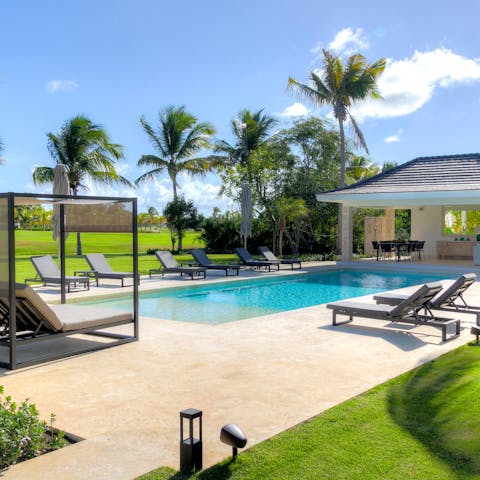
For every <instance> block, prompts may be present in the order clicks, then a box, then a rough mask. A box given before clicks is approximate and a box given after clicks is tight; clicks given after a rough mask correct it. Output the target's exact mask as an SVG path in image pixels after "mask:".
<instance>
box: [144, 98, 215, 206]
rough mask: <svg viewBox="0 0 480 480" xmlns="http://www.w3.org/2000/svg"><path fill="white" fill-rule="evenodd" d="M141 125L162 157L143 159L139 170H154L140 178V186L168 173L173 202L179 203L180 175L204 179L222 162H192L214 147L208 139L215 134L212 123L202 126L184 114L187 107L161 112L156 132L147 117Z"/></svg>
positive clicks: (212, 159) (152, 156)
mask: <svg viewBox="0 0 480 480" xmlns="http://www.w3.org/2000/svg"><path fill="white" fill-rule="evenodd" d="M140 123H141V125H142V127H143V130H144V131H145V133H146V134H147V135H148V137H149V139H150V141H151V143H152V145H153V148H154V149H155V150H156V151H157V152H158V154H159V156H157V155H142V157H141V158H140V160H139V161H138V163H137V164H138V166H140V167H153V168H152V170H150V171H148V172H146V173H144V174H143V175H141V176H140V177H138V178H137V180H136V181H135V183H136V184H137V185H138V184H141V183H143V182H145V181H147V180H152V179H154V178H155V177H157V176H158V175H160V174H162V173H163V172H164V171H167V173H168V175H169V177H170V180H171V181H172V186H173V199H174V200H176V199H177V188H178V182H177V177H178V174H179V173H181V172H187V173H189V174H190V175H205V173H206V172H208V171H210V170H212V169H213V168H214V167H216V166H217V165H218V160H219V159H218V158H216V157H212V156H209V157H195V158H192V157H193V156H194V155H196V154H197V153H198V152H199V151H200V150H202V149H208V148H210V147H211V145H210V142H209V138H210V136H211V135H214V134H215V132H216V130H215V128H214V127H213V125H212V124H211V123H208V122H200V123H199V122H198V121H197V118H196V117H195V116H194V115H192V114H190V113H188V112H186V111H185V107H183V106H182V107H174V106H172V105H170V106H168V107H166V108H164V109H163V110H161V111H160V113H159V124H158V127H157V130H155V129H154V128H153V127H152V126H151V125H150V124H149V123H148V122H147V121H146V120H145V117H142V118H141V119H140Z"/></svg>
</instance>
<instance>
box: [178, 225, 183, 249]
mask: <svg viewBox="0 0 480 480" xmlns="http://www.w3.org/2000/svg"><path fill="white" fill-rule="evenodd" d="M177 236H178V253H180V252H181V251H182V250H183V231H181V230H177Z"/></svg>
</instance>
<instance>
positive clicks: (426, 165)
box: [316, 153, 480, 264]
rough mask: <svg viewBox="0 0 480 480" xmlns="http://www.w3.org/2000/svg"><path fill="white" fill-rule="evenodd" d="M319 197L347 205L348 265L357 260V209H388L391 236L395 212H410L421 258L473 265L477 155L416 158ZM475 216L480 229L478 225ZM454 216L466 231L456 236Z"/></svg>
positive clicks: (479, 203)
mask: <svg viewBox="0 0 480 480" xmlns="http://www.w3.org/2000/svg"><path fill="white" fill-rule="evenodd" d="M316 197H317V200H318V201H319V202H329V203H339V204H341V205H342V219H341V225H342V231H341V242H342V249H341V250H342V260H344V261H351V260H352V237H353V235H352V209H353V208H379V209H385V212H386V219H387V224H388V225H387V227H386V228H385V230H387V231H388V232H389V233H388V236H391V235H393V232H394V220H395V216H394V211H395V209H410V211H411V238H412V239H415V240H422V241H425V246H424V251H423V253H422V258H426V259H429V260H436V259H450V260H470V261H473V260H474V252H475V250H474V246H475V240H476V234H478V233H480V154H478V153H473V154H465V155H448V156H437V157H420V158H416V159H414V160H411V161H410V162H407V163H404V164H402V165H399V166H398V167H396V168H394V169H392V170H389V171H387V172H384V173H380V174H378V175H375V176H374V177H371V178H368V179H366V180H362V181H360V182H357V183H355V184H354V185H350V186H348V187H345V188H340V189H337V190H333V191H329V192H323V193H318V194H317V195H316ZM476 212H478V218H479V225H476V224H475V225H474V223H475V215H476ZM449 215H450V225H449V220H448V218H449ZM454 216H456V217H457V218H458V217H460V216H461V217H462V223H463V226H461V227H458V225H456V226H455V225H454V226H453V227H455V228H456V231H455V228H454V229H453V230H452V228H453V227H452V222H457V224H458V220H452V218H453V217H454ZM458 228H460V230H458ZM391 239H392V238H388V237H387V238H380V237H377V238H372V239H371V240H391ZM478 262H479V263H480V259H478ZM474 263H475V264H477V261H475V262H474Z"/></svg>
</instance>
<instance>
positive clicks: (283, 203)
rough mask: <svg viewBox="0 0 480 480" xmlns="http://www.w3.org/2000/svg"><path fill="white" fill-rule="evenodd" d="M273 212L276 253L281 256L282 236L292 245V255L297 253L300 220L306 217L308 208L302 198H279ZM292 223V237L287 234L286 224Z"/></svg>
mask: <svg viewBox="0 0 480 480" xmlns="http://www.w3.org/2000/svg"><path fill="white" fill-rule="evenodd" d="M275 210H276V213H277V217H278V252H279V255H280V256H282V255H283V235H284V234H287V236H288V237H289V240H290V243H291V244H292V250H293V253H295V254H296V253H297V252H298V245H299V243H300V236H301V223H302V219H303V218H305V217H306V216H308V208H307V206H306V205H305V200H303V198H289V197H280V198H279V199H278V200H277V201H276V203H275ZM289 221H290V222H293V223H294V225H295V232H294V235H293V237H292V236H291V235H289V232H288V228H287V227H288V222H289Z"/></svg>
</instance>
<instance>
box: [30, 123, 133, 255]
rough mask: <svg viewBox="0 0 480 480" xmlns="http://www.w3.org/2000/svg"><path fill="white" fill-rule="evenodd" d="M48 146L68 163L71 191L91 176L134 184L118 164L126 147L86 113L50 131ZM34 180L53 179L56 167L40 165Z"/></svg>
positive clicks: (79, 251) (59, 160)
mask: <svg viewBox="0 0 480 480" xmlns="http://www.w3.org/2000/svg"><path fill="white" fill-rule="evenodd" d="M47 137H48V144H47V146H48V150H49V152H50V155H51V157H52V158H53V160H54V162H55V163H56V164H62V165H65V168H66V171H67V177H68V182H69V186H70V193H71V194H72V195H78V191H79V189H80V188H85V183H84V182H85V180H86V179H87V178H88V179H90V180H93V181H94V182H98V183H120V184H123V185H127V186H132V185H131V183H130V182H129V181H128V180H127V179H126V178H124V177H122V176H121V175H119V174H118V172H117V171H116V169H115V164H116V162H117V161H118V160H120V159H121V158H122V150H123V147H122V146H121V145H118V144H116V143H112V142H111V141H110V138H109V135H108V133H107V132H106V131H105V129H104V128H103V127H102V126H100V125H98V124H95V123H93V122H92V121H91V120H90V119H89V118H87V117H85V116H83V115H77V116H75V117H73V118H71V119H70V120H67V121H66V122H65V123H64V124H63V126H62V128H61V130H60V133H59V134H58V135H55V134H53V133H47ZM33 182H34V183H35V184H45V183H50V182H53V167H37V168H35V170H34V171H33ZM81 254H82V244H81V241H80V234H79V233H77V255H81Z"/></svg>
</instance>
